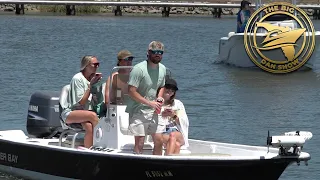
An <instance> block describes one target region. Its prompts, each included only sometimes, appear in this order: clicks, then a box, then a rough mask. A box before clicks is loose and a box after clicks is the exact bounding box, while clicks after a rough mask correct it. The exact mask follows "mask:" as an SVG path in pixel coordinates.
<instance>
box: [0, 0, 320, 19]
mask: <svg viewBox="0 0 320 180" xmlns="http://www.w3.org/2000/svg"><path fill="white" fill-rule="evenodd" d="M0 4H13V5H15V14H24V13H25V12H24V5H25V4H30V5H64V6H65V7H66V15H75V13H76V11H75V6H114V7H115V10H114V14H115V16H122V10H121V7H126V6H140V7H141V6H150V7H161V8H162V16H163V17H169V14H170V8H172V7H192V8H195V7H206V8H212V9H213V10H212V14H213V15H215V14H216V16H218V17H220V16H221V13H222V8H237V9H238V8H239V7H240V1H236V3H211V2H207V3H203V2H176V1H170V2H169V1H167V2H163V1H156V2H155V1H136V2H134V1H126V2H123V1H61V0H60V1H57V0H52V1H51V0H0ZM252 6H255V3H252ZM297 6H298V7H299V8H302V9H312V10H313V11H314V12H315V14H316V16H317V15H318V16H319V17H320V5H319V4H298V5H297ZM317 12H318V14H317Z"/></svg>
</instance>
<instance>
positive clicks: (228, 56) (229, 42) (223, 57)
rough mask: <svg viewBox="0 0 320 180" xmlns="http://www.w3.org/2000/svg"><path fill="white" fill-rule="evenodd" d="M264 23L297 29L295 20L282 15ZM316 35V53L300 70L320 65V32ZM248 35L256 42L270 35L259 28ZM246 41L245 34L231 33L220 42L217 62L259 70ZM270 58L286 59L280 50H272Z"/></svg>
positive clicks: (309, 33) (314, 52)
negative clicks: (249, 52) (319, 51)
mask: <svg viewBox="0 0 320 180" xmlns="http://www.w3.org/2000/svg"><path fill="white" fill-rule="evenodd" d="M292 4H295V1H293V2H292ZM256 5H257V8H258V7H260V6H261V2H256ZM235 23H236V22H235ZM264 23H269V24H272V25H276V26H280V27H288V28H291V31H293V30H296V29H297V23H296V21H295V20H287V17H286V16H281V15H278V16H274V18H273V19H271V18H270V20H269V21H264ZM314 33H315V40H316V43H315V48H314V51H313V53H312V55H311V57H310V58H309V59H308V60H307V62H306V63H305V64H304V65H303V66H302V67H301V68H300V69H299V70H306V69H312V68H315V67H316V65H317V64H318V63H319V62H318V61H319V60H318V59H319V57H317V49H318V48H319V43H320V31H315V32H314ZM247 34H248V36H255V37H256V42H263V41H264V40H265V38H266V36H267V35H268V34H269V33H268V31H267V30H266V29H264V28H259V29H258V31H257V33H256V34H254V33H252V32H248V33H247ZM287 35H288V34H287ZM305 35H306V38H308V37H311V36H312V33H311V31H306V32H305ZM273 36H274V35H273ZM244 39H245V34H244V33H235V32H229V34H228V36H227V37H222V38H221V39H220V42H219V56H218V59H217V60H216V62H218V63H223V64H228V65H232V66H236V67H242V68H258V66H257V64H256V63H254V62H253V61H252V60H251V59H250V57H249V55H248V53H247V51H246V49H245V40H244ZM302 42H303V41H300V42H297V46H300V45H302ZM293 43H294V42H293ZM268 58H269V59H272V60H280V59H281V60H282V59H286V56H285V54H284V52H282V51H281V50H280V49H279V50H272V52H271V53H268ZM256 60H257V61H259V62H260V61H261V59H259V58H257V59H256ZM299 61H301V60H299Z"/></svg>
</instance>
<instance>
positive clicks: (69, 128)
mask: <svg viewBox="0 0 320 180" xmlns="http://www.w3.org/2000/svg"><path fill="white" fill-rule="evenodd" d="M69 91H70V84H68V85H65V86H64V87H63V88H62V90H61V93H60V97H59V113H60V123H61V126H62V129H63V131H62V132H61V134H60V136H59V146H62V138H63V137H64V136H65V135H73V137H72V143H71V147H72V148H74V147H75V141H76V138H77V136H78V134H79V133H84V132H85V130H84V129H83V127H82V125H81V124H80V123H73V124H66V123H65V122H64V120H63V119H62V118H61V112H62V106H61V104H66V103H65V102H66V101H68V94H69Z"/></svg>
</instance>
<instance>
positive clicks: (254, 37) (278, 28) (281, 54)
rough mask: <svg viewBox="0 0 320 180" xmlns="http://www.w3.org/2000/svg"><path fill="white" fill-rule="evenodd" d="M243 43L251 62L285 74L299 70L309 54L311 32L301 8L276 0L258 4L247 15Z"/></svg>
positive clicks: (312, 31) (311, 38)
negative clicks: (276, 0) (257, 7)
mask: <svg viewBox="0 0 320 180" xmlns="http://www.w3.org/2000/svg"><path fill="white" fill-rule="evenodd" d="M277 19H278V20H277ZM279 19H281V20H280V21H279ZM244 45H245V49H246V51H247V54H248V56H249V57H250V59H251V61H252V62H253V63H254V64H256V65H257V66H258V67H260V68H261V69H263V70H265V71H267V72H270V73H288V72H293V71H295V70H297V69H299V68H300V67H301V66H303V65H304V64H305V63H306V62H307V61H308V60H309V58H310V57H311V55H312V53H313V50H314V46H315V31H314V27H313V24H312V22H311V20H310V18H309V17H308V15H307V14H306V13H305V12H304V11H303V10H302V9H300V8H298V7H296V6H294V5H292V4H289V3H285V2H276V3H271V4H267V5H265V6H262V7H261V8H259V9H258V10H257V11H255V12H254V13H253V14H252V15H251V17H250V19H249V20H248V22H247V25H246V28H245V32H244Z"/></svg>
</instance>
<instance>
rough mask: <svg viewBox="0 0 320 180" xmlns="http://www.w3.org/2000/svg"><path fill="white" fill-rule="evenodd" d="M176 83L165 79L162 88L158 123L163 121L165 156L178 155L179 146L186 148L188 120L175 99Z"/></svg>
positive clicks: (182, 108) (183, 109)
mask: <svg viewBox="0 0 320 180" xmlns="http://www.w3.org/2000/svg"><path fill="white" fill-rule="evenodd" d="M177 90H178V86H177V82H176V81H175V80H174V79H170V78H167V79H166V82H165V86H164V94H163V99H164V103H163V106H162V110H161V113H160V115H159V121H161V120H162V121H164V123H165V124H166V131H165V132H163V134H162V137H163V142H164V145H165V147H166V151H165V155H170V154H179V153H180V149H181V146H185V147H188V146H189V143H188V128H189V120H188V116H187V114H186V111H185V108H184V105H183V103H182V102H181V101H180V100H178V99H176V98H175V96H176V91H177Z"/></svg>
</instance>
